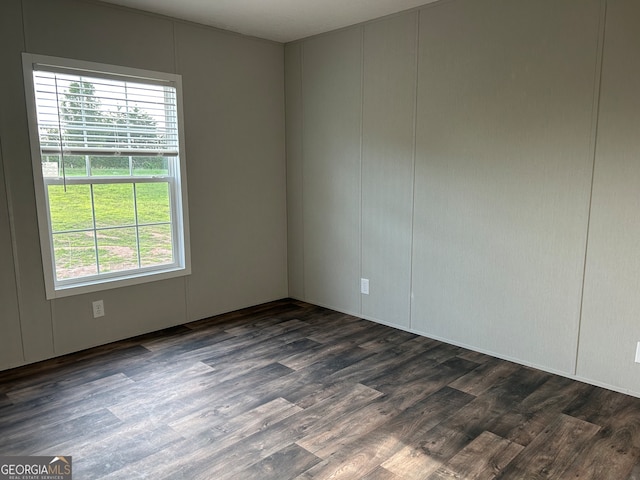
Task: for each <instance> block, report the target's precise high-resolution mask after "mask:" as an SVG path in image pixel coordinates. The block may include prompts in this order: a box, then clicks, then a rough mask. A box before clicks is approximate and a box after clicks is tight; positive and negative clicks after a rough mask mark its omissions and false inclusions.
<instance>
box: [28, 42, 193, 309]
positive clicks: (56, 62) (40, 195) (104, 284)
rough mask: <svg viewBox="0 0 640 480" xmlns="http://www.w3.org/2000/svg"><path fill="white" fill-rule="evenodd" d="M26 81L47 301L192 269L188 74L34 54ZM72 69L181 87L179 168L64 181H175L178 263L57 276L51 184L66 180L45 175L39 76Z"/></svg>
mask: <svg viewBox="0 0 640 480" xmlns="http://www.w3.org/2000/svg"><path fill="white" fill-rule="evenodd" d="M22 63H23V73H24V83H25V92H26V104H27V115H28V122H29V136H30V142H31V158H32V165H33V181H34V186H35V195H36V207H37V213H38V228H39V232H40V247H41V251H42V263H43V270H44V280H45V288H46V297H47V299H54V298H60V297H67V296H71V295H78V294H83V293H90V292H97V291H101V290H106V289H111V288H118V287H124V286H131V285H137V284H141V283H147V282H152V281H158V280H164V279H168V278H175V277H179V276H184V275H189V274H190V273H191V253H190V242H189V215H188V208H187V176H186V165H185V158H186V156H185V152H184V120H183V107H182V77H181V76H180V75H176V74H171V73H165V72H156V71H151V70H142V69H137V68H130V67H123V66H116V65H107V64H101V63H95V62H86V61H81V60H73V59H67V58H60V57H51V56H47V55H36V54H30V53H23V54H22ZM43 69H44V70H47V71H56V70H62V71H68V72H69V73H74V74H77V75H82V74H85V75H87V76H92V77H97V78H105V79H114V78H115V79H117V80H131V81H138V82H143V83H145V82H147V83H149V84H155V85H157V84H164V85H170V86H172V87H174V88H175V92H176V109H177V112H176V114H177V123H178V148H179V153H178V156H177V164H178V168H173V169H172V168H171V167H170V168H169V172H170V173H169V175H167V176H161V177H158V176H152V177H143V176H132V177H124V176H123V177H102V176H97V177H89V176H87V177H79V178H74V177H66V178H65V179H64V182H65V183H66V184H67V185H72V184H90V185H99V184H105V183H133V184H136V183H141V184H144V183H150V182H164V183H167V184H168V185H169V190H170V196H171V225H172V241H173V260H174V261H173V263H171V264H167V265H158V266H151V267H141V268H136V269H131V270H126V271H116V272H109V273H99V274H97V275H91V276H88V277H78V278H74V279H66V280H57V279H56V274H55V260H54V249H53V233H52V228H51V215H50V211H49V205H48V194H47V188H48V185H52V184H61V183H62V180H61V179H57V178H47V179H45V177H44V175H43V169H42V155H43V153H42V151H41V146H40V134H39V128H38V118H37V106H36V96H35V88H34V78H33V74H34V71H36V70H43Z"/></svg>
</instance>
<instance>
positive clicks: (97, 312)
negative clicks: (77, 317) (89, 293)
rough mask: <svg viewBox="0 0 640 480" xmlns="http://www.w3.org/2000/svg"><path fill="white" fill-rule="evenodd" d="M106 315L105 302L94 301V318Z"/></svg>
mask: <svg viewBox="0 0 640 480" xmlns="http://www.w3.org/2000/svg"><path fill="white" fill-rule="evenodd" d="M99 317H104V302H103V301H102V300H96V301H95V302H93V318H99Z"/></svg>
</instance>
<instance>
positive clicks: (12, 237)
mask: <svg viewBox="0 0 640 480" xmlns="http://www.w3.org/2000/svg"><path fill="white" fill-rule="evenodd" d="M0 158H2V162H1V163H2V173H3V176H4V178H3V180H4V188H5V201H6V202H7V220H8V222H9V239H10V241H11V260H12V263H13V278H14V282H15V296H16V309H17V313H18V326H19V327H20V347H21V349H22V360H26V358H25V348H24V332H23V331H22V330H23V328H22V308H21V303H20V298H21V296H20V292H19V290H18V288H19V282H20V275H19V273H18V254H17V251H16V248H17V241H16V234H15V220H14V217H13V202H12V201H11V195H10V193H9V177H8V176H7V166H6V162H5V161H4V155H2V136H1V135H0Z"/></svg>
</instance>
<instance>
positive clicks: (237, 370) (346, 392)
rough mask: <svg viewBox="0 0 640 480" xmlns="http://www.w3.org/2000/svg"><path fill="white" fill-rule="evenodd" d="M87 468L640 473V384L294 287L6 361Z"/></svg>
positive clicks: (10, 425) (187, 475)
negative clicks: (223, 310)
mask: <svg viewBox="0 0 640 480" xmlns="http://www.w3.org/2000/svg"><path fill="white" fill-rule="evenodd" d="M0 455H71V456H72V457H73V466H74V478H77V479H79V480H84V479H143V478H154V479H163V478H166V479H185V480H197V479H204V480H212V479H216V480H218V479H221V480H223V479H242V480H248V479H259V480H269V479H273V480H286V479H306V480H311V479H313V480H323V479H367V480H374V479H375V480H390V479H396V480H397V479H403V480H413V479H415V480H418V479H429V480H448V479H493V478H496V479H516V480H519V479H599V480H607V479H611V480H632V479H640V399H637V398H634V397H630V396H626V395H622V394H619V393H614V392H611V391H608V390H604V389H602V388H597V387H593V386H589V385H586V384H582V383H579V382H575V381H572V380H568V379H566V378H563V377H559V376H555V375H551V374H547V373H544V372H541V371H538V370H535V369H531V368H527V367H523V366H519V365H516V364H513V363H510V362H506V361H503V360H498V359H495V358H492V357H489V356H486V355H482V354H479V353H475V352H470V351H468V350H465V349H462V348H458V347H454V346H452V345H447V344H445V343H441V342H437V341H435V340H431V339H428V338H424V337H419V336H416V335H413V334H410V333H407V332H403V331H399V330H396V329H393V328H389V327H385V326H382V325H378V324H375V323H372V322H368V321H365V320H361V319H358V318H355V317H352V316H349V315H345V314H341V313H337V312H334V311H331V310H327V309H324V308H320V307H316V306H312V305H309V304H306V303H302V302H298V301H293V300H281V301H278V302H272V303H269V304H265V305H260V306H257V307H253V308H250V309H245V310H242V311H238V312H232V313H229V314H226V315H220V316H218V317H214V318H211V319H207V320H203V321H199V322H195V323H191V324H188V325H184V326H180V327H175V328H171V329H168V330H164V331H161V332H156V333H153V334H150V335H145V336H142V337H138V338H134V339H129V340H126V341H122V342H117V343H114V344H111V345H107V346H103V347H99V348H94V349H91V350H87V351H84V352H80V353H77V354H73V355H68V356H66V357H61V358H57V359H53V360H49V361H46V362H41V363H39V364H35V365H30V366H26V367H22V368H18V369H14V370H9V371H6V372H0Z"/></svg>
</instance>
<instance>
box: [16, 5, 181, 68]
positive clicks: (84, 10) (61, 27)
mask: <svg viewBox="0 0 640 480" xmlns="http://www.w3.org/2000/svg"><path fill="white" fill-rule="evenodd" d="M23 3H24V11H25V26H26V29H27V36H26V41H27V45H26V47H27V49H28V51H29V52H30V53H40V54H43V55H53V56H58V57H60V56H62V57H69V58H75V59H79V60H87V61H90V62H100V63H112V64H114V65H125V66H130V67H135V68H146V69H149V70H159V71H163V72H174V69H175V65H174V55H173V30H172V29H173V26H172V22H171V21H170V20H168V19H165V18H159V17H156V16H153V15H148V14H145V13H143V12H136V11H134V10H128V9H122V8H117V7H115V8H114V7H113V6H111V5H107V4H104V5H102V4H99V3H87V2H82V1H77V0H55V1H51V0H24V1H23Z"/></svg>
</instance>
